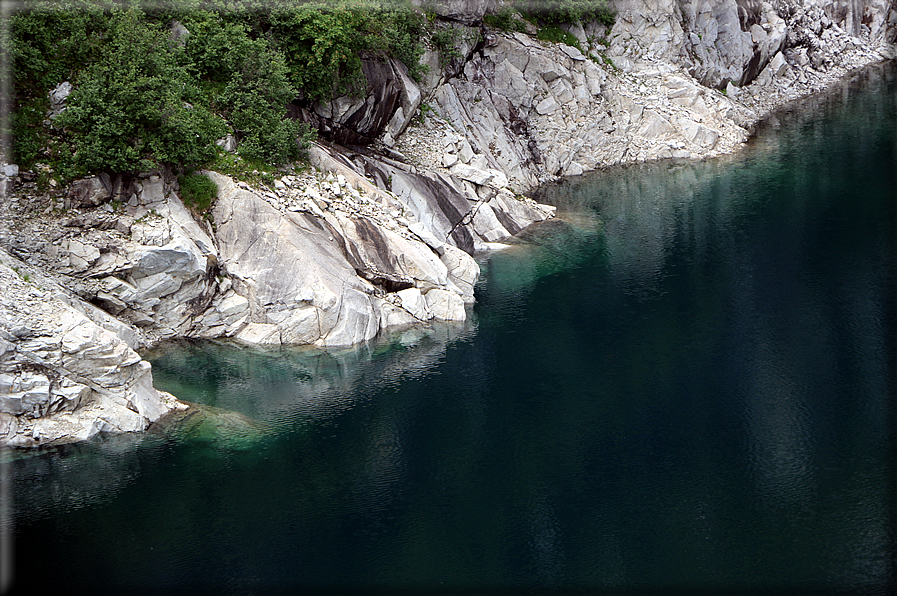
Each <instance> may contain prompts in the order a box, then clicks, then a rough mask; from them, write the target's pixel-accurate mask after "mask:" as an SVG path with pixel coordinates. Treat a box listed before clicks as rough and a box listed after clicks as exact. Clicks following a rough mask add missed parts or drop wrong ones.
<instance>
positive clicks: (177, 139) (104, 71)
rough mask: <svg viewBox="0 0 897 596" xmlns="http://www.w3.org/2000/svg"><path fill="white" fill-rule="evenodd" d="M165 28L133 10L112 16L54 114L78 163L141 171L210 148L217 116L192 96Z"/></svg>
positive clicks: (199, 155)
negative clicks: (92, 57)
mask: <svg viewBox="0 0 897 596" xmlns="http://www.w3.org/2000/svg"><path fill="white" fill-rule="evenodd" d="M178 53H179V50H178V48H177V46H176V45H175V44H171V43H169V39H168V36H167V34H166V33H165V32H164V31H162V30H160V29H159V28H158V27H156V26H153V25H152V24H149V23H145V22H143V21H142V19H141V17H140V15H139V14H138V13H137V12H136V11H133V10H129V11H126V12H121V13H117V14H116V15H115V16H113V18H112V20H111V22H110V27H109V31H108V36H107V41H106V44H105V46H104V48H103V51H102V54H101V56H100V58H99V59H98V60H97V61H96V62H94V63H92V64H91V65H90V66H89V67H88V68H87V69H86V70H84V71H82V72H81V73H80V75H79V76H78V78H77V79H76V81H75V90H74V91H73V92H72V94H71V96H70V97H69V99H68V107H67V109H66V110H65V111H64V112H63V113H62V114H60V115H59V117H58V118H57V119H56V122H57V124H58V125H59V126H62V127H65V128H67V129H68V131H70V135H71V141H72V144H73V146H74V155H73V162H74V165H75V166H76V168H78V169H80V170H82V171H84V172H87V171H94V170H111V171H116V172H126V171H146V170H150V169H153V168H155V167H156V166H157V165H158V164H159V163H161V162H168V163H176V164H187V165H191V164H199V163H204V162H206V161H208V160H209V159H212V158H213V157H214V156H215V146H214V141H215V139H216V138H218V137H220V136H221V135H223V134H224V132H225V127H224V123H223V122H222V120H221V119H220V118H218V117H216V116H214V115H213V114H212V113H211V112H210V111H209V110H208V109H207V108H206V107H204V106H202V105H201V104H200V103H198V102H199V101H200V99H201V97H200V95H199V93H198V88H197V87H196V86H195V85H194V83H193V81H192V80H191V79H190V78H189V77H188V76H187V73H186V71H185V70H184V69H183V68H181V67H180V66H179V64H178V60H179V58H180V56H178V55H177V54H178Z"/></svg>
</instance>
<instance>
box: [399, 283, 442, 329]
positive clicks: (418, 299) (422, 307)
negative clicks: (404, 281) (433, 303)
mask: <svg viewBox="0 0 897 596" xmlns="http://www.w3.org/2000/svg"><path fill="white" fill-rule="evenodd" d="M431 291H432V290H431ZM396 295H397V296H398V297H399V302H400V303H401V305H402V308H404V309H405V310H406V311H408V312H409V313H410V314H411V315H412V316H413V317H414V318H416V319H418V320H420V321H429V320H430V319H432V318H433V314H432V313H431V312H430V309H429V308H428V307H427V301H426V300H425V299H424V296H423V294H421V293H420V290H419V289H417V288H408V289H405V290H400V291H398V292H396Z"/></svg>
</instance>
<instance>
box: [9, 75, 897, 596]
mask: <svg viewBox="0 0 897 596" xmlns="http://www.w3.org/2000/svg"><path fill="white" fill-rule="evenodd" d="M844 98H848V99H849V102H848V103H847V104H845V103H843V101H842V100H843V99H844ZM895 189H897V72H895V69H894V68H890V69H886V70H883V71H874V72H873V73H871V74H869V75H868V76H867V77H864V79H863V81H860V82H857V83H856V84H854V85H850V86H845V88H844V91H843V93H842V94H841V95H838V96H833V97H829V98H827V99H824V100H820V101H817V102H815V103H812V104H805V105H802V106H801V107H800V108H799V109H797V110H794V111H793V112H792V113H791V114H783V115H782V116H781V117H780V118H779V120H778V121H774V122H772V123H770V124H769V125H768V126H767V128H766V129H765V130H762V131H761V132H760V133H759V135H758V138H757V139H756V140H755V141H754V142H753V143H752V145H751V147H750V148H749V149H748V150H746V151H745V152H743V153H742V154H740V155H738V156H736V157H734V158H727V159H723V160H715V161H708V162H700V163H679V164H676V163H662V164H657V165H652V166H643V167H631V168H620V169H616V170H613V171H607V172H602V173H598V174H594V175H590V176H586V177H583V178H581V179H577V180H570V181H568V182H565V183H563V184H559V185H555V186H552V187H550V188H546V189H544V190H543V192H542V195H541V196H540V199H541V200H543V201H546V202H552V203H554V204H557V205H558V206H559V208H560V218H559V220H563V221H556V222H554V223H552V224H550V225H549V226H543V227H542V228H539V229H536V230H534V231H532V232H531V234H530V236H529V240H530V242H531V244H529V245H527V246H520V247H515V248H513V249H511V250H509V251H507V252H503V253H498V254H494V255H492V256H491V257H489V258H488V260H486V261H484V263H483V265H484V269H483V271H484V275H483V280H482V282H481V284H480V285H479V287H478V289H477V291H478V299H479V302H478V304H477V305H476V307H475V309H474V311H473V312H472V319H471V321H470V322H469V323H467V324H464V325H460V326H439V327H436V328H434V329H432V330H429V331H426V332H421V331H414V330H412V331H407V332H404V333H396V334H393V335H391V336H390V337H388V338H385V339H384V340H382V341H379V342H376V343H374V344H371V345H369V346H365V347H363V348H360V349H357V350H346V351H342V352H337V353H330V354H327V353H322V352H317V351H314V350H309V349H290V350H279V351H276V352H265V351H261V350H253V349H247V348H237V347H234V346H229V345H226V344H211V343H210V344H191V343H181V344H175V345H171V346H167V347H166V348H165V349H164V350H161V351H158V352H155V353H153V354H151V355H150V356H151V357H152V359H153V360H154V374H155V378H156V384H157V386H158V387H160V388H162V389H165V390H168V391H171V392H173V393H175V394H176V395H178V396H179V397H181V398H183V399H187V400H190V401H195V402H197V403H202V404H206V405H208V406H211V407H214V408H218V409H220V410H213V411H212V414H209V415H208V416H207V417H206V418H204V419H203V420H202V421H201V422H196V421H194V422H192V423H188V424H182V425H181V426H179V427H174V426H171V427H168V428H164V429H158V430H157V431H156V432H153V433H149V434H147V435H142V436H139V437H108V438H104V439H100V440H96V441H93V442H90V443H88V444H85V445H81V446H75V447H68V448H64V449H57V450H53V451H51V452H48V453H44V454H41V455H39V456H36V457H28V458H22V459H16V460H14V461H11V462H9V463H7V464H6V465H7V473H8V477H10V478H12V482H13V484H12V487H13V496H14V509H13V513H12V515H11V517H10V518H9V519H7V524H8V525H7V528H10V527H12V528H14V535H15V540H16V545H15V546H16V548H15V580H16V584H15V585H16V587H17V588H19V589H24V588H28V589H29V590H30V591H34V592H35V593H45V592H46V591H47V590H48V589H51V588H52V589H58V590H66V591H68V592H90V593H121V592H123V591H135V592H152V593H171V592H185V593H186V592H189V593H196V592H206V593H229V592H240V593H243V592H250V593H272V592H277V593H310V592H320V591H324V592H330V591H344V592H348V593H357V592H362V593H364V592H383V593H400V592H406V593H440V594H441V593H461V592H463V593H481V592H482V593H508V592H515V593H516V592H519V591H532V592H540V591H546V590H548V589H552V590H557V591H560V592H561V593H567V592H576V593H596V592H597V593H615V594H616V593H619V592H628V593H643V592H645V591H649V590H654V591H659V592H687V593H692V592H699V593H732V592H739V593H745V592H749V593H769V592H771V591H775V592H781V591H791V592H796V593H809V592H813V593H817V592H828V591H844V592H848V593H870V594H886V593H889V591H890V590H892V589H893V588H894V587H895V585H897V583H895V582H897V573H895V554H897V547H895V544H897V540H895V519H894V513H895V501H894V498H895V492H894V491H895V468H894V453H895V418H894V415H895V408H894V401H893V400H894V387H895V376H894V375H895V370H897V366H895V365H897V350H895V340H897V190H895ZM216 411H226V412H237V413H240V414H242V415H243V416H234V415H228V416H216V414H215V412H216ZM9 524H12V525H11V526H10V525H9Z"/></svg>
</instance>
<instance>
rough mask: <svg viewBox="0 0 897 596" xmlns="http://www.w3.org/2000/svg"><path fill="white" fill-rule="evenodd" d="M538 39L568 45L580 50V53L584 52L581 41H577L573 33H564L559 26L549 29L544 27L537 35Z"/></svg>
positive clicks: (552, 26) (549, 27)
mask: <svg viewBox="0 0 897 596" xmlns="http://www.w3.org/2000/svg"><path fill="white" fill-rule="evenodd" d="M536 37H537V38H538V39H541V40H543V41H550V42H552V43H563V44H567V45H568V46H573V47H574V48H578V49H579V50H580V51H581V50H582V48H581V47H580V44H579V40H578V39H576V37H575V36H574V35H573V34H572V33H568V32H567V31H564V30H563V29H561V28H560V27H558V26H557V25H548V26H547V27H542V28H541V29H539V31H538V33H536Z"/></svg>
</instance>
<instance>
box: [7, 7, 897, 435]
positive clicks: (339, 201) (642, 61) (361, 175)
mask: <svg viewBox="0 0 897 596" xmlns="http://www.w3.org/2000/svg"><path fill="white" fill-rule="evenodd" d="M615 4H616V8H617V10H618V17H617V21H616V24H615V25H614V26H613V28H612V29H610V30H607V29H606V28H605V27H604V26H602V25H600V24H595V23H592V24H585V25H582V24H576V25H572V26H569V27H567V28H568V29H569V33H570V34H571V35H572V36H574V37H575V38H576V39H577V40H578V47H573V46H569V45H564V44H553V43H548V42H542V41H539V40H537V39H536V38H535V36H534V35H532V33H534V32H535V31H534V30H532V28H531V26H530V28H531V30H530V31H529V32H528V33H522V32H515V33H510V32H501V31H496V30H492V29H489V28H487V27H484V26H483V25H482V17H483V14H484V13H485V11H487V10H490V9H493V8H495V7H496V5H497V4H496V2H493V1H492V0H470V1H467V2H451V3H448V2H437V3H435V4H434V5H432V7H433V8H434V10H435V11H436V13H437V14H438V15H440V16H441V19H442V20H440V21H439V24H440V26H441V27H443V28H452V29H455V30H456V31H457V34H455V35H454V39H455V40H456V41H457V45H458V47H457V56H456V57H455V58H454V59H452V60H451V61H450V62H449V63H447V64H440V62H439V56H438V54H437V53H436V52H435V51H430V52H428V53H427V54H425V55H424V58H423V60H424V61H425V62H427V63H428V64H429V65H430V67H431V71H430V74H429V75H428V76H427V77H425V79H424V80H423V81H421V82H420V83H415V82H414V81H412V80H411V78H410V77H409V76H408V75H407V72H406V71H405V69H404V66H403V65H401V64H400V63H398V62H396V61H391V60H386V61H379V62H378V61H369V62H366V63H365V73H366V75H367V76H368V81H369V85H368V89H367V92H366V93H362V94H360V95H359V96H355V97H342V98H336V99H334V100H333V101H329V102H325V103H320V102H319V103H315V104H302V105H300V104H297V105H295V106H292V112H293V116H295V117H297V118H302V119H305V120H307V121H308V122H311V123H313V124H315V126H317V127H318V128H319V130H320V131H321V134H322V137H323V138H324V140H322V141H321V143H319V144H317V145H315V146H314V147H312V149H311V151H310V156H309V157H310V161H311V164H312V166H313V168H312V169H308V170H299V171H290V172H284V173H283V175H281V176H279V177H278V178H276V179H275V180H274V181H273V183H272V184H261V183H248V182H246V181H237V180H233V179H231V178H228V177H227V176H224V175H222V174H219V173H214V172H210V173H209V176H210V177H211V178H212V179H213V180H215V182H216V183H217V184H218V188H219V194H218V199H217V202H216V205H215V207H214V209H213V211H212V213H211V218H207V219H204V218H201V217H198V216H197V215H196V214H195V213H193V212H191V211H190V210H189V209H187V208H186V207H185V206H184V204H183V203H182V201H181V199H180V197H179V189H178V186H177V182H176V179H175V178H174V177H173V176H171V175H170V174H168V173H166V172H157V173H155V174H152V175H150V174H147V175H144V176H138V177H135V178H130V177H124V176H119V177H117V178H113V177H109V176H105V175H102V176H97V177H93V178H88V179H84V180H81V181H78V182H76V183H74V184H72V185H71V186H70V187H68V188H66V189H62V188H58V189H55V190H53V189H51V190H50V191H49V192H38V191H37V188H36V183H35V181H34V180H35V178H36V177H37V176H38V174H39V173H34V172H31V173H29V172H22V173H21V174H19V173H18V172H16V171H15V167H14V166H6V167H5V168H4V170H5V172H4V173H5V174H6V176H4V177H3V178H2V179H0V186H2V187H3V188H4V189H5V190H6V194H7V195H8V196H7V198H6V200H5V201H4V202H3V203H2V207H0V209H2V211H0V249H2V251H3V252H2V253H0V287H2V292H0V350H2V351H0V441H2V442H4V443H6V444H11V445H22V446H24V445H36V444H46V443H57V442H65V441H73V440H81V439H84V438H87V437H89V436H92V435H93V434H95V433H96V432H101V431H135V430H142V429H144V428H146V426H147V425H148V424H149V423H150V422H152V421H153V420H156V419H158V418H159V417H160V416H162V415H164V414H165V413H166V412H168V411H170V410H171V409H173V408H176V407H179V406H178V404H177V402H176V401H175V400H173V399H172V398H170V397H169V396H166V395H164V394H160V393H159V392H157V391H156V390H154V389H153V388H152V380H151V379H152V377H151V373H150V367H149V365H148V363H146V362H145V361H143V360H141V359H140V357H139V356H138V355H137V353H136V352H135V351H134V350H136V349H140V348H142V347H147V346H149V345H153V344H155V343H156V342H158V341H159V340H162V339H171V338H178V337H192V338H234V339H235V340H238V341H242V342H245V343H250V344H261V345H279V344H314V345H318V346H321V347H325V348H329V347H334V346H344V345H351V344H357V343H360V342H365V341H368V340H370V339H371V338H373V337H374V336H375V335H377V334H378V333H380V332H381V331H383V330H385V329H388V328H392V327H396V326H403V325H421V324H426V323H427V322H428V321H434V320H443V321H462V320H464V319H465V317H466V306H467V305H469V304H470V303H472V302H473V299H474V291H473V288H474V284H475V283H476V279H477V276H478V271H479V269H478V266H477V264H476V261H474V259H473V257H472V256H471V255H472V254H474V253H475V252H477V251H481V250H486V249H490V248H498V247H500V246H502V245H501V244H500V243H501V242H502V241H505V240H507V239H508V238H510V237H511V236H513V235H515V234H517V233H519V232H520V231H522V230H524V229H525V228H526V227H527V226H529V225H530V224H532V223H534V222H539V221H543V220H545V219H547V218H549V217H551V216H552V214H553V210H552V208H550V207H548V206H544V205H538V204H536V203H534V202H533V201H531V200H529V199H526V198H525V197H524V196H523V195H524V194H525V193H527V192H529V191H530V190H532V189H534V188H535V187H536V186H538V185H539V184H540V183H543V182H545V181H548V180H552V179H555V178H556V177H558V176H569V175H577V174H581V173H583V172H584V171H587V170H592V169H596V168H600V167H603V166H609V165H614V164H620V163H631V162H641V161H646V160H652V159H664V158H690V159H694V158H704V157H711V156H714V155H720V154H723V153H729V152H732V151H734V150H735V149H736V148H737V147H738V146H739V145H740V144H741V143H743V142H744V141H745V140H746V139H747V138H748V136H749V134H750V131H751V130H752V127H753V126H754V124H755V123H756V122H757V121H758V119H759V118H761V117H763V116H764V115H765V114H767V113H769V111H770V110H772V109H774V108H776V107H778V106H782V105H784V104H786V103H787V102H789V101H792V100H794V99H796V98H798V97H802V96H805V95H807V94H810V93H813V92H816V91H819V90H821V89H824V88H826V87H827V86H829V85H830V84H832V83H833V82H834V81H837V80H839V79H840V78H842V77H844V76H845V75H846V74H847V73H849V72H850V71H851V70H852V69H855V68H859V67H862V66H865V65H868V64H871V63H875V62H879V61H881V60H884V59H891V58H893V57H894V56H895V51H894V46H893V45H892V44H893V42H894V38H895V34H897V4H895V3H894V2H888V1H886V0H869V1H866V2H861V1H858V0H804V1H803V2H798V1H796V0H778V1H777V2H773V3H766V2H757V1H755V0H720V1H716V2H710V1H707V0H701V1H690V0H660V1H654V0H618V1H617V2H615ZM60 101H61V100H60ZM56 103H57V104H58V103H60V102H56ZM54 105H55V106H56V107H55V109H61V105H56V104H54ZM223 144H225V145H226V144H227V143H226V142H223Z"/></svg>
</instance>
